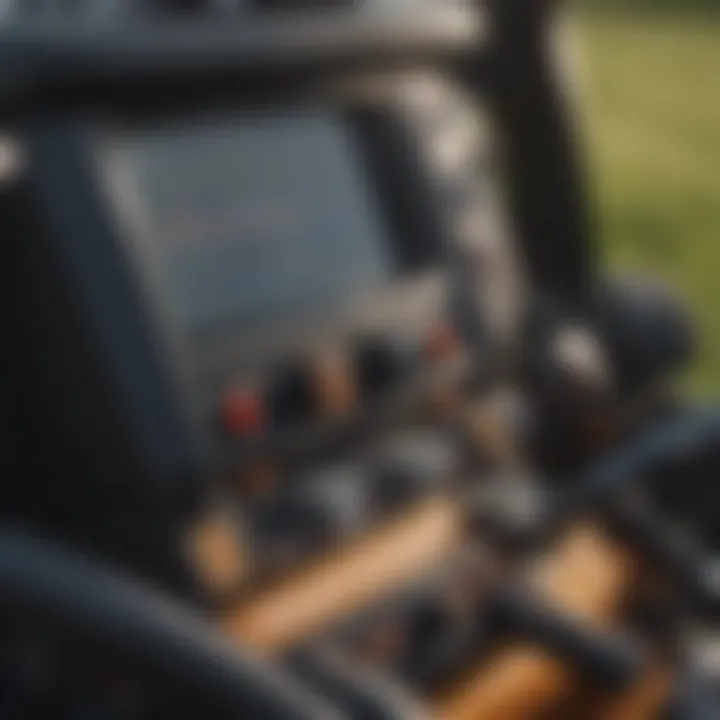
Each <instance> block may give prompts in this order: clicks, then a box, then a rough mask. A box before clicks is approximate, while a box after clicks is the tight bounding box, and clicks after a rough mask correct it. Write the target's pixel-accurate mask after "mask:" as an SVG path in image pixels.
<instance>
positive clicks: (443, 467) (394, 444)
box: [373, 431, 460, 509]
mask: <svg viewBox="0 0 720 720" xmlns="http://www.w3.org/2000/svg"><path fill="white" fill-rule="evenodd" d="M459 467H460V454H459V451H458V448H457V446H456V444H455V443H454V442H453V441H452V439H451V438H449V437H446V436H444V435H441V434H439V433H436V432H430V431H428V432H416V433H414V434H410V435H405V436H402V437H398V438H396V439H394V440H392V441H391V442H389V443H388V444H387V445H386V446H385V447H384V448H382V449H381V450H380V452H379V455H378V457H377V459H376V463H375V477H374V481H373V485H374V490H373V495H374V499H375V501H376V502H377V504H378V505H379V506H380V507H382V508H383V509H392V508H395V507H398V506H401V505H403V504H404V503H407V502H410V501H412V500H415V499H418V498H420V497H422V496H424V495H428V494H430V493H432V492H434V491H436V490H441V489H443V488H446V487H448V485H449V483H450V482H451V481H452V480H453V479H454V477H455V476H456V475H457V472H458V470H459Z"/></svg>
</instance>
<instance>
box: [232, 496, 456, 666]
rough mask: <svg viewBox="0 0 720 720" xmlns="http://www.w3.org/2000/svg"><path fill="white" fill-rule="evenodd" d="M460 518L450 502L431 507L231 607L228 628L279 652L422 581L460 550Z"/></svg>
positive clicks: (437, 502)
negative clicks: (426, 574) (348, 615)
mask: <svg viewBox="0 0 720 720" xmlns="http://www.w3.org/2000/svg"><path fill="white" fill-rule="evenodd" d="M461 521H462V514H461V512H460V509H459V508H458V507H457V506H456V505H454V504H453V503H451V502H450V501H444V500H435V501H432V502H429V503H427V504H425V505H424V506H422V507H421V508H419V509H416V510H415V511H414V512H412V513H411V514H410V515H408V516H406V517H404V518H403V519H401V520H399V521H397V522H394V523H392V524H390V525H388V526H386V527H384V528H381V529H380V530H379V531H377V532H376V533H375V534H373V535H372V536H370V537H368V538H365V539H364V540H361V541H360V542H358V543H357V544H355V545H353V546H351V547H349V548H347V549H344V550H340V551H338V552H337V553H336V554H335V555H334V556H333V557H330V558H328V559H326V560H324V561H322V562H321V563H319V564H318V565H316V566H314V567H312V568H310V569H309V570H307V571H306V572H303V573H302V574H300V575H298V576H295V577H294V578H291V579H290V580H287V581H285V582H283V583H282V584H281V585H280V586H279V587H276V588H272V589H271V590H270V591H268V592H266V593H264V594H262V595H261V596H260V597H258V598H255V599H253V600H252V601H251V602H250V603H249V604H247V605H245V606H242V607H240V608H237V609H235V610H233V611H232V612H231V613H229V615H228V616H227V617H226V619H225V629H226V631H227V632H228V633H229V634H230V635H231V636H233V637H236V638H238V639H240V640H242V642H243V643H244V644H245V645H249V646H251V647H254V648H256V649H258V650H261V651H266V652H272V651H277V650H281V649H282V648H284V647H287V646H289V645H291V644H292V643H295V642H298V641H300V640H302V639H303V638H306V637H308V636H311V635H312V634H313V633H315V632H318V631H320V630H321V629H322V628H323V627H327V626H330V625H331V624H332V623H333V622H335V621H337V620H338V619H340V618H341V617H343V616H345V615H347V614H349V613H351V612H353V611H356V610H358V609H359V608H361V607H363V606H364V605H367V604H370V603H372V602H373V601H378V600H380V599H381V598H382V597H384V596H388V595H390V594H392V592H393V591H397V590H399V589H400V588H402V586H403V584H406V583H408V582H412V581H414V580H417V579H420V578H422V577H423V575H424V574H425V573H427V572H428V571H430V570H431V569H432V568H433V567H435V566H438V565H439V564H440V563H441V562H442V561H443V559H444V558H446V557H447V556H448V555H449V554H450V553H451V552H452V551H453V550H454V549H455V548H456V547H458V545H459V542H460V539H461V535H462V522H461Z"/></svg>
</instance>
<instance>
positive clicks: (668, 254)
mask: <svg viewBox="0 0 720 720" xmlns="http://www.w3.org/2000/svg"><path fill="white" fill-rule="evenodd" d="M576 10H577V12H576V17H575V18H574V23H575V24H576V25H577V26H578V27H577V30H578V35H579V38H578V39H579V41H580V43H579V44H580V47H581V49H582V60H583V62H582V70H581V73H582V83H581V86H582V88H583V90H582V92H583V94H584V97H583V98H582V113H583V115H584V117H585V122H586V126H585V135H586V137H585V139H586V140H587V141H588V145H589V149H590V162H591V170H592V173H591V180H592V183H593V192H594V194H595V200H596V208H595V210H596V215H597V221H598V222H599V224H600V230H601V233H602V238H603V251H604V252H605V254H606V258H607V260H609V261H610V262H611V263H612V264H613V265H614V266H615V267H620V268H626V269H631V270H641V271H643V272H650V273H659V274H661V275H662V276H663V277H664V278H666V279H667V280H669V281H670V282H671V283H672V284H674V285H675V286H676V287H678V288H679V289H680V290H681V291H682V292H683V293H684V294H685V296H686V297H687V298H688V300H689V302H690V303H691V305H692V306H693V308H694V310H695V311H696V312H697V314H698V318H699V320H700V322H701V343H702V344H701V353H700V360H699V363H698V364H697V365H696V366H695V368H694V370H693V373H692V375H691V376H690V377H689V378H688V385H689V388H690V389H691V390H692V391H693V392H694V393H695V394H697V395H708V394H717V393H718V391H720V307H718V306H719V305H720V0H616V1H614V0H584V2H581V3H579V4H578V5H577V8H576Z"/></svg>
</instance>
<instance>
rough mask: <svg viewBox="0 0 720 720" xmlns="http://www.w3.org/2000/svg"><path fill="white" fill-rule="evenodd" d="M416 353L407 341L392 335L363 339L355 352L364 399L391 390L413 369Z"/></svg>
mask: <svg viewBox="0 0 720 720" xmlns="http://www.w3.org/2000/svg"><path fill="white" fill-rule="evenodd" d="M417 361H418V352H417V348H415V347H414V346H413V345H412V344H411V343H410V342H408V341H406V340H404V339H401V338H395V337H388V338H373V339H369V340H366V341H365V342H363V343H362V345H361V346H360V347H359V348H358V351H357V369H358V382H359V384H360V390H361V392H362V395H363V397H364V398H367V399H373V398H374V397H376V396H377V395H379V394H381V393H384V392H387V391H389V390H391V389H392V388H393V387H394V386H395V385H397V384H398V383H399V382H400V381H402V380H403V379H404V378H406V377H407V376H408V375H409V374H410V373H411V372H412V371H413V369H414V368H415V366H416V364H417Z"/></svg>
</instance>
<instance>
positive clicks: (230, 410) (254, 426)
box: [220, 389, 268, 437]
mask: <svg viewBox="0 0 720 720" xmlns="http://www.w3.org/2000/svg"><path fill="white" fill-rule="evenodd" d="M220 419H221V422H222V425H223V428H224V429H225V431H226V432H228V433H229V434H230V435H234V436H236V437H239V436H248V435H260V434H262V433H263V432H265V430H266V429H267V423H268V417H267V408H266V406H265V401H264V399H263V398H262V396H261V395H260V394H258V393H257V392H256V391H253V390H243V389H236V390H231V391H230V392H229V393H228V394H227V395H226V397H225V399H224V400H223V402H222V407H221V417H220Z"/></svg>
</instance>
